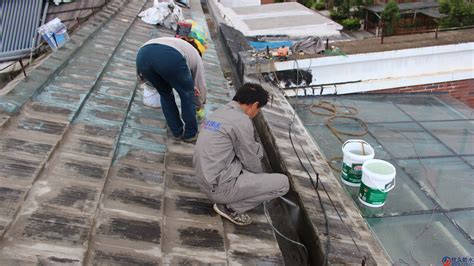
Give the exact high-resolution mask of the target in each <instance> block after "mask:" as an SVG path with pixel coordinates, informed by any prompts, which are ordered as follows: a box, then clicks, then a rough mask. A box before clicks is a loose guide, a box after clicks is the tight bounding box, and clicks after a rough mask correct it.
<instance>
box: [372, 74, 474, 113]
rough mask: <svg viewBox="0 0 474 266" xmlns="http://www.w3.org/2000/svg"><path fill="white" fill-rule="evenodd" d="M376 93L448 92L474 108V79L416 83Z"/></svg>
mask: <svg viewBox="0 0 474 266" xmlns="http://www.w3.org/2000/svg"><path fill="white" fill-rule="evenodd" d="M373 92H374V93H414V92H447V93H449V95H451V96H453V97H454V98H456V99H458V100H460V101H462V102H463V103H465V104H466V105H468V106H470V107H471V108H474V79H465V80H459V81H451V82H441V83H433V84H424V85H416V86H409V87H401V88H394V89H387V90H379V91H373Z"/></svg>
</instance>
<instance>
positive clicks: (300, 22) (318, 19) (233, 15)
mask: <svg viewBox="0 0 474 266" xmlns="http://www.w3.org/2000/svg"><path fill="white" fill-rule="evenodd" d="M212 4H213V5H216V6H217V7H218V10H219V11H220V12H221V14H220V16H222V17H223V18H224V19H225V20H226V21H227V22H228V24H229V25H231V26H233V27H235V28H236V29H237V30H239V31H241V32H242V33H243V34H244V35H245V36H266V35H267V36H274V35H287V36H290V37H304V36H319V37H330V36H331V37H337V36H340V31H341V30H342V26H341V25H339V24H337V23H336V22H334V21H332V20H330V19H328V18H327V17H325V16H323V15H321V14H319V13H318V12H315V11H313V10H311V9H309V8H306V7H305V6H303V5H301V4H299V3H297V2H291V3H275V4H267V5H260V6H251V7H237V8H226V7H223V6H222V4H220V3H218V1H213V3H212Z"/></svg>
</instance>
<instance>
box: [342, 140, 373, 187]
mask: <svg viewBox="0 0 474 266" xmlns="http://www.w3.org/2000/svg"><path fill="white" fill-rule="evenodd" d="M342 153H343V154H344V157H343V159H342V170H341V180H342V182H343V183H344V184H346V185H349V186H352V187H358V186H359V185H360V180H361V177H362V164H363V163H364V162H365V161H367V160H370V159H373V158H374V155H375V152H374V149H373V148H372V147H371V146H370V145H369V143H367V142H365V141H363V140H360V139H350V140H348V141H346V142H344V144H342Z"/></svg>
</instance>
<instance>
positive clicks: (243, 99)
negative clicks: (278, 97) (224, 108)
mask: <svg viewBox="0 0 474 266" xmlns="http://www.w3.org/2000/svg"><path fill="white" fill-rule="evenodd" d="M232 100H234V101H236V102H238V103H242V104H248V105H251V104H253V103H255V102H258V107H259V108H262V107H264V106H265V105H266V104H267V102H268V92H267V91H266V90H265V89H264V88H262V86H260V85H258V84H255V83H245V84H244V85H242V87H240V89H239V90H238V91H237V93H236V94H235V96H234V98H232Z"/></svg>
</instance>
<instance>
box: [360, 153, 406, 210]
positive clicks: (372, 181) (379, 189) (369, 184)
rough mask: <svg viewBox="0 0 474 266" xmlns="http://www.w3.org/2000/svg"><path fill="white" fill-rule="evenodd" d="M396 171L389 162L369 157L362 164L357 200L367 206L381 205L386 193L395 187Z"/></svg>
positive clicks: (383, 202)
mask: <svg viewBox="0 0 474 266" xmlns="http://www.w3.org/2000/svg"><path fill="white" fill-rule="evenodd" d="M396 174H397V171H396V170H395V167H394V166H393V165H392V164H390V163H389V162H386V161H382V160H378V159H371V160H368V161H366V162H365V163H364V164H363V165H362V182H361V184H360V189H359V201H360V202H362V204H364V205H366V206H369V207H382V206H383V205H384V204H385V200H386V199H387V194H388V192H389V191H390V190H392V189H393V188H394V187H395V176H396Z"/></svg>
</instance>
